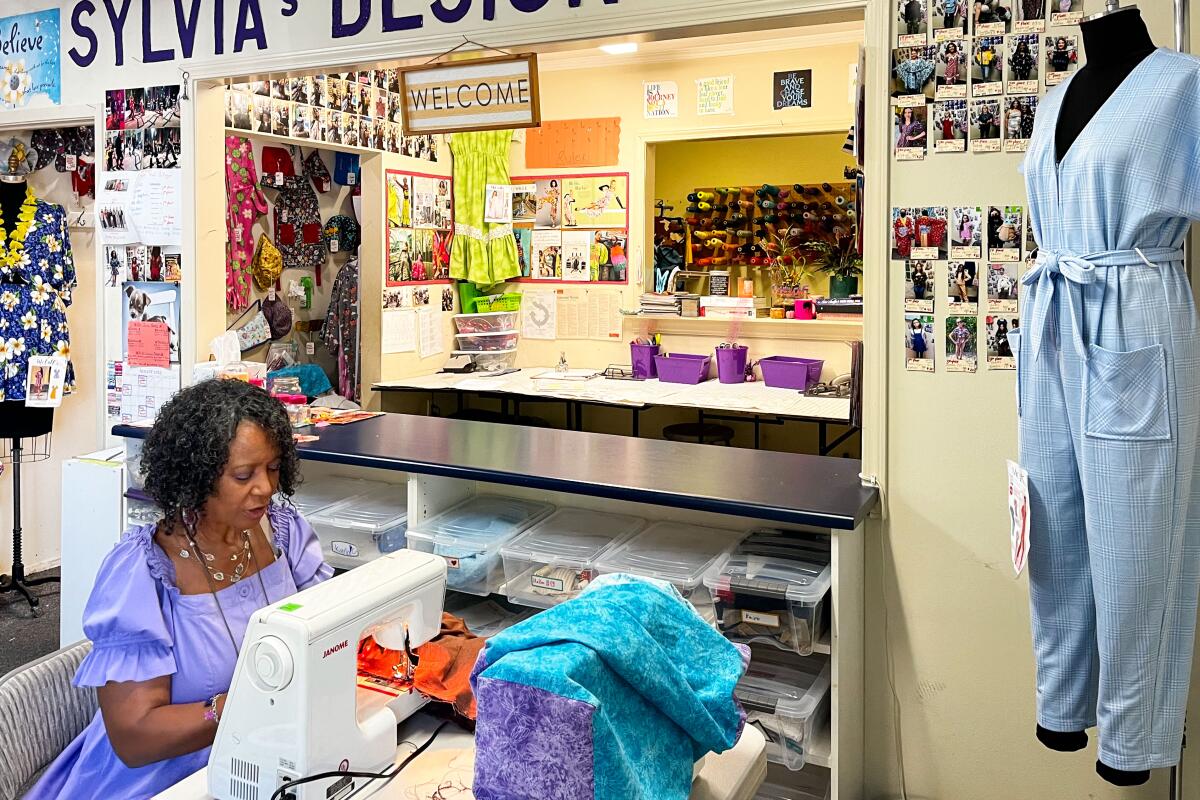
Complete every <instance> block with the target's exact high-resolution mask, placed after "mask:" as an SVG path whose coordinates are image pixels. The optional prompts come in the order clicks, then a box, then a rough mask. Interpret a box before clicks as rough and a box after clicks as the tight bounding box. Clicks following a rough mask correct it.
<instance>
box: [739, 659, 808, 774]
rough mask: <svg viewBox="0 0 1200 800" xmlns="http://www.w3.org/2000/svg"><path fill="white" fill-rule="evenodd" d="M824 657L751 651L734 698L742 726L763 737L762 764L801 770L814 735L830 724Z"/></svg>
mask: <svg viewBox="0 0 1200 800" xmlns="http://www.w3.org/2000/svg"><path fill="white" fill-rule="evenodd" d="M829 674H830V668H829V659H827V658H826V657H825V656H809V657H808V658H797V657H796V656H793V655H788V654H785V653H780V652H779V651H777V650H761V649H756V650H755V651H754V654H753V655H752V656H751V658H750V666H749V668H748V669H747V670H746V674H745V675H743V676H742V679H741V680H740V681H738V684H737V688H736V689H734V694H735V695H737V698H738V700H740V701H741V702H742V707H743V708H744V709H745V710H746V722H747V723H749V724H751V725H754V726H755V727H756V728H758V729H759V730H760V731H762V733H763V736H765V737H766V739H767V760H768V761H774V762H775V763H776V764H782V765H783V766H785V767H787V768H788V769H791V770H799V769H803V768H804V765H805V764H806V763H807V759H808V752H809V749H810V748H811V747H812V743H813V740H814V738H815V736H816V734H817V733H818V732H820V731H822V730H824V729H825V728H826V727H827V726H828V725H829Z"/></svg>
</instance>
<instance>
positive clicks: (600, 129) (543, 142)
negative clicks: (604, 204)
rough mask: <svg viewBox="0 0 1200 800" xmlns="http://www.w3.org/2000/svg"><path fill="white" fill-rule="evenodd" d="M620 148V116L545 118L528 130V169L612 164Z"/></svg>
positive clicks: (526, 160) (526, 163)
mask: <svg viewBox="0 0 1200 800" xmlns="http://www.w3.org/2000/svg"><path fill="white" fill-rule="evenodd" d="M620 151H621V118H620V117H601V118H597V119H560V120H549V121H546V120H543V121H542V124H541V126H540V127H537V128H530V129H529V130H528V131H527V132H526V134H525V167H526V168H527V169H563V168H574V167H611V166H615V165H616V164H617V163H618V159H619V156H620Z"/></svg>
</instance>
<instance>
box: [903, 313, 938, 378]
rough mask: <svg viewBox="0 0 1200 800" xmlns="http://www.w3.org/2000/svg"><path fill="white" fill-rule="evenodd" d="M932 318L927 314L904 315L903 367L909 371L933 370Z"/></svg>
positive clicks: (934, 341) (933, 330)
mask: <svg viewBox="0 0 1200 800" xmlns="http://www.w3.org/2000/svg"><path fill="white" fill-rule="evenodd" d="M934 334H935V329H934V319H933V316H932V315H928V314H905V315H904V368H905V369H906V370H909V371H910V372H933V370H934V366H933V354H934V351H935V350H936V349H937V348H936V340H935V337H934Z"/></svg>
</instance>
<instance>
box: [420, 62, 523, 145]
mask: <svg viewBox="0 0 1200 800" xmlns="http://www.w3.org/2000/svg"><path fill="white" fill-rule="evenodd" d="M400 91H401V93H402V94H403V95H404V133H405V135H406V136H414V135H417V134H424V133H455V132H460V131H487V130H497V129H501V128H536V127H537V126H538V125H539V124H540V123H541V106H540V104H539V98H538V81H537V56H536V55H533V54H528V55H520V56H504V57H502V58H479V59H473V60H470V61H459V62H450V63H442V64H428V65H426V66H423V67H417V68H416V69H411V70H405V71H404V72H402V73H400Z"/></svg>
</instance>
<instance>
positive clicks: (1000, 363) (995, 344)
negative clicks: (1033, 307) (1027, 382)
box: [986, 316, 1021, 370]
mask: <svg viewBox="0 0 1200 800" xmlns="http://www.w3.org/2000/svg"><path fill="white" fill-rule="evenodd" d="M986 323H987V364H988V369H999V370H1007V369H1016V368H1017V364H1016V358H1015V354H1014V353H1013V349H1012V344H1011V343H1010V342H1009V339H1008V335H1009V334H1010V333H1013V332H1016V331H1018V330H1020V327H1021V323H1020V320H1018V319H1017V318H1016V317H1009V318H1004V317H998V316H997V317H992V316H989V317H987V318H986Z"/></svg>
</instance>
